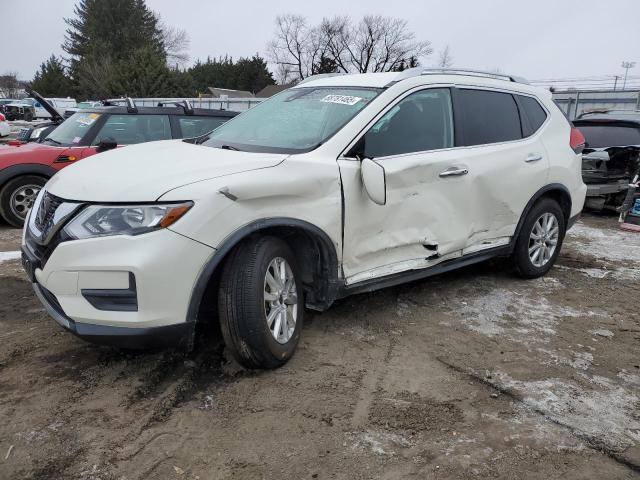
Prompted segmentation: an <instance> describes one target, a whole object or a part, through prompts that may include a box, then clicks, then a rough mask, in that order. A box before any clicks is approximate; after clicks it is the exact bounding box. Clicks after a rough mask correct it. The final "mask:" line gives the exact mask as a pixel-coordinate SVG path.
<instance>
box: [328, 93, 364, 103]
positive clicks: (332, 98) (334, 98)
mask: <svg viewBox="0 0 640 480" xmlns="http://www.w3.org/2000/svg"><path fill="white" fill-rule="evenodd" d="M360 100H362V97H352V96H351V95H327V96H326V97H324V98H323V99H322V100H320V101H321V102H325V103H338V104H340V105H355V104H356V103H358V102H359V101H360Z"/></svg>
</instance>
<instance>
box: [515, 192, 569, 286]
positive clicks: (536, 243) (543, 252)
mask: <svg viewBox="0 0 640 480" xmlns="http://www.w3.org/2000/svg"><path fill="white" fill-rule="evenodd" d="M565 231H566V225H565V218H564V213H563V212H562V209H561V208H560V205H558V202H556V201H555V200H553V199H550V198H544V199H542V200H540V201H539V202H538V203H536V204H535V205H534V206H533V208H532V209H531V211H530V212H529V213H528V215H527V217H526V219H525V221H524V224H523V225H522V229H521V230H520V234H519V235H518V240H517V242H516V246H515V249H514V251H513V255H512V258H511V259H512V262H513V264H514V267H515V269H516V272H517V273H518V274H519V275H520V276H521V277H523V278H537V277H541V276H543V275H544V274H546V273H547V272H548V271H549V270H550V269H551V267H552V266H553V264H554V263H555V262H556V259H557V258H558V254H559V253H560V248H561V247H562V241H563V240H564V234H565Z"/></svg>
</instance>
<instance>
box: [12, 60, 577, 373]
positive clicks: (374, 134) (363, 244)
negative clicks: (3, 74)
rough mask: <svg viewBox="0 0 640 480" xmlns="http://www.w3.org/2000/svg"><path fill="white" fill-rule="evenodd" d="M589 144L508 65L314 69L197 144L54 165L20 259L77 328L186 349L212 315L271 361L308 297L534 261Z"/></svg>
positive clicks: (525, 271) (557, 241)
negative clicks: (497, 260) (352, 71)
mask: <svg viewBox="0 0 640 480" xmlns="http://www.w3.org/2000/svg"><path fill="white" fill-rule="evenodd" d="M488 112H490V115H488ZM186 118H187V120H189V117H186ZM191 118H192V117H191ZM65 125H66V123H64V124H63V125H62V126H61V127H59V128H58V129H57V130H55V131H54V133H56V132H58V130H61V129H63V127H64V126H65ZM194 128H195V127H194ZM583 142H584V138H583V137H582V135H581V134H580V132H579V131H578V130H576V129H574V128H572V126H571V125H570V123H569V122H568V121H567V119H566V118H565V117H564V115H563V113H562V112H561V111H560V110H559V109H558V107H557V106H556V105H555V104H554V102H553V101H552V98H551V93H550V92H549V91H547V90H544V89H541V88H536V87H533V86H531V85H528V84H526V83H525V82H521V81H520V80H518V79H517V78H515V77H508V76H506V75H497V74H491V73H480V72H462V71H457V72H448V71H446V70H442V69H439V70H429V69H422V68H418V69H409V70H405V71H404V72H389V73H368V74H359V75H344V76H342V75H338V76H323V75H321V76H319V77H310V78H307V79H305V80H304V81H302V82H300V83H298V84H297V85H296V86H294V87H293V88H291V89H289V90H287V91H285V92H282V93H280V94H279V95H275V96H273V97H271V98H270V99H268V100H265V101H264V102H263V103H261V104H259V105H257V106H255V107H253V108H252V109H250V110H248V111H246V112H244V113H243V114H242V115H240V116H238V117H237V118H235V119H233V120H232V121H230V122H228V123H226V124H224V125H222V126H221V127H219V128H218V129H217V130H215V131H213V132H212V133H210V134H208V135H206V136H205V137H203V138H202V139H201V140H199V141H196V142H193V141H189V142H187V141H168V142H154V143H152V144H148V145H137V146H134V147H129V148H124V149H120V150H117V151H111V152H107V153H105V154H102V155H99V156H97V157H96V158H92V159H89V160H87V161H86V162H79V163H78V164H76V165H73V166H72V167H71V168H68V169H65V170H64V171H62V172H60V173H59V174H58V175H56V176H55V177H54V178H53V179H51V180H50V181H49V183H47V185H46V186H45V188H44V189H43V190H42V191H41V192H40V194H39V195H38V197H37V199H36V203H35V205H34V209H33V211H32V212H31V215H30V216H29V219H28V222H27V225H26V226H25V233H24V241H23V245H22V248H23V264H24V266H25V270H26V271H27V273H28V276H29V279H30V281H31V282H32V283H33V286H34V289H35V292H36V295H37V296H38V298H39V299H40V301H41V302H42V303H43V305H44V306H45V308H46V309H47V311H48V312H49V313H50V315H51V316H52V317H53V318H54V319H55V320H56V321H57V322H58V323H59V324H60V325H62V326H63V327H64V328H66V329H67V330H69V331H71V332H73V333H75V334H76V335H79V336H80V337H81V338H84V339H86V340H90V341H94V342H98V343H108V344H112V345H119V346H125V347H130V348H134V347H141V346H148V345H152V344H154V343H155V344H160V345H183V346H186V347H189V346H190V345H192V342H193V337H194V332H195V331H196V329H195V327H196V323H197V322H202V321H205V319H206V318H207V314H208V313H210V312H212V311H213V312H215V310H216V309H217V311H218V313H217V315H215V317H216V318H217V319H219V322H220V326H221V330H222V334H223V337H224V340H225V343H226V345H227V348H228V349H229V351H231V352H232V353H233V354H234V355H235V356H236V358H237V359H238V360H239V361H240V362H241V363H242V364H244V365H245V366H248V367H251V368H275V367H278V366H280V365H282V364H284V363H285V362H286V361H287V360H288V359H289V358H291V356H292V355H293V352H294V351H295V349H296V346H297V344H298V341H299V339H300V335H301V332H302V324H303V321H304V314H305V313H304V312H305V307H307V308H310V309H313V310H320V311H322V310H326V309H327V308H329V306H330V305H331V304H332V303H333V302H334V301H335V300H336V299H337V298H340V297H344V296H347V295H350V294H354V293H358V292H366V291H371V290H375V289H379V288H382V287H386V286H391V285H397V284H399V283H402V282H406V281H411V280H416V279H419V278H424V277H427V276H430V275H434V274H437V273H441V272H445V271H449V270H452V269H454V268H458V267H462V266H465V265H469V264H472V263H475V262H479V261H482V260H486V259H488V258H492V257H496V256H505V257H508V258H509V259H510V262H511V264H512V265H513V267H514V268H515V270H516V271H517V272H518V273H519V275H521V276H522V277H525V278H535V277H539V276H542V275H544V274H545V273H547V272H548V271H549V269H550V268H551V267H552V266H553V264H554V262H555V261H556V258H557V257H558V254H559V252H560V248H561V246H562V242H563V239H564V235H565V232H566V231H567V229H568V228H570V227H571V225H572V224H573V222H575V221H576V219H577V218H578V216H579V214H580V212H581V210H582V206H583V203H584V198H585V192H586V186H585V185H584V183H583V181H582V178H581V176H580V165H581V155H580V152H581V150H582V147H583Z"/></svg>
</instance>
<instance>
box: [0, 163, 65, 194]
mask: <svg viewBox="0 0 640 480" xmlns="http://www.w3.org/2000/svg"><path fill="white" fill-rule="evenodd" d="M56 172H57V170H55V169H53V168H51V167H50V166H48V165H42V164H40V163H20V164H18V165H11V166H9V167H7V168H3V169H2V170H0V190H1V189H2V187H4V186H5V185H6V184H7V182H9V181H10V180H13V179H14V178H16V177H22V176H24V175H38V176H40V177H43V178H46V179H49V178H51V177H53V175H55V173H56Z"/></svg>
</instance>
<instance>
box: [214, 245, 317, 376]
mask: <svg viewBox="0 0 640 480" xmlns="http://www.w3.org/2000/svg"><path fill="white" fill-rule="evenodd" d="M299 278H300V277H299V275H298V268H297V263H296V259H295V256H294V255H293V252H292V251H291V249H290V248H289V246H288V245H287V244H286V243H285V242H283V241H282V240H280V239H279V238H276V237H261V238H257V239H251V240H248V241H246V242H244V243H242V244H241V245H240V246H238V247H237V248H236V249H235V251H234V252H233V253H232V254H231V256H230V258H229V259H228V260H227V262H226V263H225V266H224V269H223V272H222V278H221V282H220V289H219V294H218V307H219V311H220V327H221V330H222V335H223V337H224V340H225V343H226V345H227V348H228V349H229V351H230V352H231V353H232V354H233V356H234V357H235V358H236V359H237V360H238V362H240V363H241V364H242V365H244V366H245V367H248V368H277V367H279V366H281V365H283V364H284V363H286V362H287V361H288V360H289V359H290V358H291V356H292V355H293V353H294V351H295V349H296V347H297V345H298V341H299V339H300V332H301V330H302V323H303V317H304V303H303V298H302V297H303V295H302V288H301V287H302V285H301V284H300V283H299Z"/></svg>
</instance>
